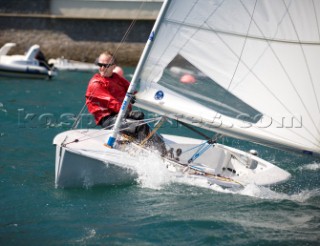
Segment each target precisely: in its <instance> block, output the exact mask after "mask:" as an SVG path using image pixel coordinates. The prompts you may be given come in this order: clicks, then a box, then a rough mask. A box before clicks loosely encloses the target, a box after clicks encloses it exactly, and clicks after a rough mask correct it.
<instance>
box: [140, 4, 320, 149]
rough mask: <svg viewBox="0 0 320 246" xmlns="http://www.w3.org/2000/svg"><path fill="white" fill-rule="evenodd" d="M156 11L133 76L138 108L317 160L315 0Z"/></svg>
mask: <svg viewBox="0 0 320 246" xmlns="http://www.w3.org/2000/svg"><path fill="white" fill-rule="evenodd" d="M164 4H167V5H168V7H167V8H166V12H165V13H164V16H163V17H162V20H161V23H160V27H159V29H158V31H157V33H155V38H154V43H153V46H152V48H151V50H150V53H149V54H148V56H147V57H146V61H145V63H144V68H143V69H142V72H141V74H140V77H139V80H140V89H139V93H138V95H137V97H138V99H140V100H139V101H140V104H139V105H140V106H142V107H145V108H146V109H148V110H151V111H154V112H157V113H161V114H166V115H167V116H169V117H172V118H177V119H178V120H181V121H185V122H188V123H191V124H194V125H197V126H200V127H203V128H205V129H209V130H212V131H215V132H221V133H223V134H226V135H229V136H233V137H237V138H241V139H246V140H249V141H254V142H258V143H261V144H266V145H269V146H274V147H282V148H284V149H290V150H295V151H298V152H303V153H308V154H314V155H320V130H319V128H320V96H319V94H320V69H319V64H320V0H303V1H301V0H210V1H208V0H184V1H181V0H171V1H165V3H164ZM173 65H175V67H180V68H181V71H185V70H186V69H189V70H190V73H191V74H193V76H194V77H195V78H196V83H194V84H184V83H181V82H180V81H179V77H177V76H175V74H174V73H172V71H173V70H172V69H171V68H173ZM170 69H171V70H170ZM239 105H240V106H239ZM241 105H242V106H241Z"/></svg>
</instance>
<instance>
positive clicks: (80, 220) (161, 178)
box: [0, 68, 320, 245]
mask: <svg viewBox="0 0 320 246" xmlns="http://www.w3.org/2000/svg"><path fill="white" fill-rule="evenodd" d="M131 73H132V68H125V76H126V77H127V78H128V79H130V75H131ZM91 76H92V74H90V73H81V72H72V73H67V72H61V73H60V74H59V75H58V77H56V78H54V79H52V80H27V79H13V78H0V147H1V150H0V195H1V200H0V244H1V245H319V241H320V233H319V232H320V161H319V160H317V159H313V158H311V157H301V156H297V155H294V154H290V153H286V152H282V151H279V150H274V149H270V148H266V147H261V146H258V145H254V144H251V143H248V142H243V141H240V140H235V139H231V138H224V139H221V140H220V142H221V143H224V144H227V145H230V146H233V147H237V148H240V149H243V150H250V149H252V148H254V149H256V150H258V152H259V155H260V156H262V157H263V158H265V159H267V160H268V161H271V162H273V163H274V164H276V165H278V166H279V167H281V168H283V169H285V170H287V171H289V172H290V173H291V174H292V178H291V179H290V180H288V181H287V182H285V183H284V184H279V185H275V186H272V187H258V186H255V185H249V186H247V187H246V188H245V189H243V190H241V191H230V190H225V189H222V188H221V187H219V186H209V185H208V184H206V183H201V182H199V181H197V182H196V181H194V182H192V181H190V180H183V179H174V177H171V176H170V175H168V173H167V171H166V170H165V169H164V168H163V167H161V166H159V165H158V164H159V161H157V157H156V156H150V157H149V158H144V159H141V169H140V170H139V177H138V179H137V182H136V184H132V185H123V186H98V187H90V186H84V187H79V188H77V189H56V188H55V186H54V161H55V160H54V157H55V148H54V146H53V145H52V140H53V138H54V136H55V135H56V134H58V133H60V132H62V131H66V130H69V129H71V127H72V123H73V121H74V119H75V118H76V117H77V115H79V114H80V115H81V121H80V125H79V126H80V127H90V128H94V127H95V125H94V123H93V121H92V118H90V115H88V114H87V111H86V108H85V107H84V102H85V97H84V94H85V91H86V87H87V83H88V80H89V79H90V77H91ZM161 132H163V133H171V134H172V133H174V134H179V135H185V136H186V135H189V136H190V133H189V132H188V131H187V130H185V129H183V128H179V127H177V126H174V124H172V125H170V124H169V126H167V127H163V128H162V129H161ZM191 136H192V137H199V136H197V135H194V133H191Z"/></svg>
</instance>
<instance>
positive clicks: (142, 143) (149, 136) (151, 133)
mask: <svg viewBox="0 0 320 246" xmlns="http://www.w3.org/2000/svg"><path fill="white" fill-rule="evenodd" d="M165 121H166V118H165V117H161V119H160V120H159V121H158V122H157V124H156V126H155V127H154V129H153V130H152V131H151V132H150V133H149V134H148V136H147V137H146V138H145V139H144V140H143V141H142V142H141V144H140V146H143V145H145V143H146V142H147V141H148V140H149V139H150V138H151V137H152V136H153V135H154V134H155V133H156V131H157V130H158V129H159V128H160V126H162V124H163V123H164V122H165Z"/></svg>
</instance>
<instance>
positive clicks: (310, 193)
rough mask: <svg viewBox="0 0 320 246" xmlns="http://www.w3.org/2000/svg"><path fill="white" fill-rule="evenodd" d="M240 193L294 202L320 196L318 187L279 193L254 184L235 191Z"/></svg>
mask: <svg viewBox="0 0 320 246" xmlns="http://www.w3.org/2000/svg"><path fill="white" fill-rule="evenodd" d="M237 193H238V194H241V195H246V196H252V197H257V198H261V199H269V200H290V201H294V202H306V201H307V200H308V199H310V198H312V197H317V196H320V189H314V190H303V191H300V192H298V193H294V194H291V195H288V194H285V193H280V192H276V191H273V190H271V189H269V188H268V187H261V186H257V185H254V184H251V185H247V186H246V187H245V188H244V189H243V190H240V191H238V192H237Z"/></svg>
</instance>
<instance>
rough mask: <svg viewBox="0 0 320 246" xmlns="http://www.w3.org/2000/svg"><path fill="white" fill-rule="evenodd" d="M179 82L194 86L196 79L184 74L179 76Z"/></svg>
mask: <svg viewBox="0 0 320 246" xmlns="http://www.w3.org/2000/svg"><path fill="white" fill-rule="evenodd" d="M180 82H181V83H184V84H194V83H195V82H196V78H195V77H194V76H193V75H191V74H185V75H183V76H181V78H180Z"/></svg>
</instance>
